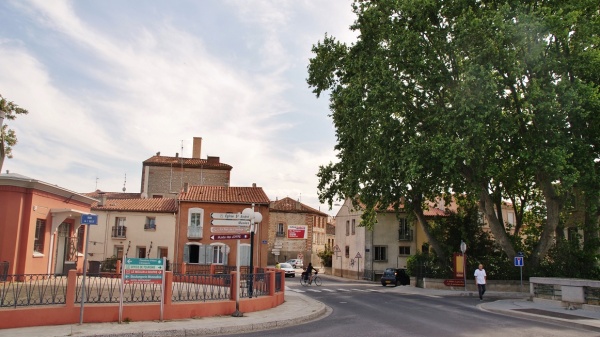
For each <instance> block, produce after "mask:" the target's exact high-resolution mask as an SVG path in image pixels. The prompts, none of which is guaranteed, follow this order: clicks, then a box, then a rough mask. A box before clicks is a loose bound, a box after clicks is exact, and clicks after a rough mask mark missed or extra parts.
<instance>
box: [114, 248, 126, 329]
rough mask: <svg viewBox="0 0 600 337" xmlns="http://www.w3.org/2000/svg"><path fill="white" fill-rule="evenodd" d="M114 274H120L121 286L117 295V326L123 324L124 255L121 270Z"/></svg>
mask: <svg viewBox="0 0 600 337" xmlns="http://www.w3.org/2000/svg"><path fill="white" fill-rule="evenodd" d="M116 272H117V273H118V272H121V286H120V287H119V288H120V293H121V294H120V295H119V324H121V323H122V322H123V292H124V291H125V289H124V283H125V255H123V256H122V257H121V270H117V271H116Z"/></svg>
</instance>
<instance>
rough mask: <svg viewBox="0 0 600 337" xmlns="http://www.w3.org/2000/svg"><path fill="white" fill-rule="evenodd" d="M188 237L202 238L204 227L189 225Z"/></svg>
mask: <svg viewBox="0 0 600 337" xmlns="http://www.w3.org/2000/svg"><path fill="white" fill-rule="evenodd" d="M187 237H188V239H202V227H196V226H188V230H187Z"/></svg>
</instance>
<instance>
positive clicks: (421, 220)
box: [412, 200, 447, 261]
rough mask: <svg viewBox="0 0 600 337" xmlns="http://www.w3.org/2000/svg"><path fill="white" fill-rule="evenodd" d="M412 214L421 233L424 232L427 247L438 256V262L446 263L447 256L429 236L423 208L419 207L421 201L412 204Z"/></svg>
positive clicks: (429, 229)
mask: <svg viewBox="0 0 600 337" xmlns="http://www.w3.org/2000/svg"><path fill="white" fill-rule="evenodd" d="M412 205H413V212H414V213H415V216H416V217H417V221H418V222H419V224H420V225H421V227H423V232H425V236H426V237H427V241H428V242H429V245H430V246H431V247H432V248H433V250H434V251H435V253H436V254H437V256H438V259H439V261H446V259H447V256H446V253H445V252H444V250H443V249H442V247H441V246H440V244H439V243H438V242H437V240H436V239H435V238H434V237H433V236H432V235H431V226H429V222H427V219H425V215H424V214H423V207H421V200H415V201H414V202H413V203H412Z"/></svg>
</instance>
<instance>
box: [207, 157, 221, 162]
mask: <svg viewBox="0 0 600 337" xmlns="http://www.w3.org/2000/svg"><path fill="white" fill-rule="evenodd" d="M220 161H221V158H220V157H213V156H207V157H206V162H207V163H209V164H218V163H219V162H220Z"/></svg>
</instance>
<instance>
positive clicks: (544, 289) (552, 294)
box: [533, 283, 562, 300]
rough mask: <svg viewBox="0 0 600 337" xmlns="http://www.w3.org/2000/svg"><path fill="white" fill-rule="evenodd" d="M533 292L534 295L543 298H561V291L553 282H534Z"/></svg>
mask: <svg viewBox="0 0 600 337" xmlns="http://www.w3.org/2000/svg"><path fill="white" fill-rule="evenodd" d="M533 294H534V296H535V297H539V298H545V299H550V300H555V299H559V300H560V299H561V298H562V291H561V289H560V286H558V287H555V286H554V284H540V283H535V284H534V285H533Z"/></svg>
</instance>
